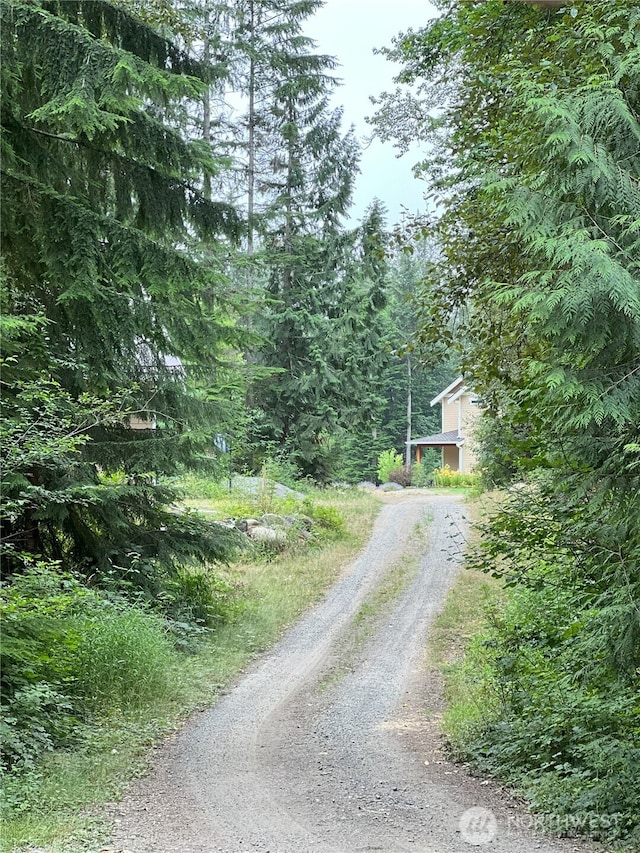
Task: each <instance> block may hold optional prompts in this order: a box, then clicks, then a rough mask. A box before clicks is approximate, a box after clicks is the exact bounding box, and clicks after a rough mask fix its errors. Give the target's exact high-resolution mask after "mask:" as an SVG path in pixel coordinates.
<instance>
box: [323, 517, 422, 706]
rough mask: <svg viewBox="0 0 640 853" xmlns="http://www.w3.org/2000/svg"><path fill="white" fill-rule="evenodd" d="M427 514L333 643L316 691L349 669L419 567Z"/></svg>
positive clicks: (338, 678)
mask: <svg viewBox="0 0 640 853" xmlns="http://www.w3.org/2000/svg"><path fill="white" fill-rule="evenodd" d="M429 522H430V519H429V517H428V516H426V517H425V518H424V520H422V521H420V522H418V523H417V524H416V526H415V528H414V530H413V532H412V535H411V537H410V538H409V542H408V544H407V548H406V550H405V551H404V553H403V554H402V556H401V557H400V558H399V559H398V560H397V561H396V562H395V563H393V564H392V565H391V567H390V568H389V569H388V571H387V572H385V574H384V577H383V578H382V580H381V581H380V583H379V584H378V586H377V587H376V588H375V589H373V590H372V591H371V592H370V593H369V595H368V596H367V597H366V598H365V600H364V601H363V602H362V604H361V605H360V607H359V608H358V610H357V611H356V613H355V615H354V617H353V619H352V620H351V622H350V623H349V625H348V626H347V628H346V629H345V631H344V633H343V634H342V636H341V637H340V640H339V642H338V643H337V646H336V653H335V654H336V657H335V660H333V661H332V662H331V664H330V666H329V668H328V669H327V670H326V671H325V672H324V673H323V675H322V677H321V678H320V680H319V682H318V688H319V689H320V690H326V689H328V688H329V687H332V686H333V685H335V684H338V683H339V682H340V681H341V680H342V679H343V678H344V677H345V676H346V675H347V674H348V673H349V672H351V671H352V669H353V667H354V664H355V662H356V659H357V657H358V654H359V653H360V651H361V649H362V647H363V646H364V644H365V643H366V641H367V640H368V639H369V637H371V635H372V634H373V633H374V632H375V630H376V628H377V627H378V626H379V625H380V623H381V621H382V617H383V616H384V615H385V614H386V613H388V610H389V608H390V607H391V606H392V605H393V604H394V602H396V601H397V600H398V599H399V598H400V596H401V595H402V593H403V592H404V591H405V590H406V589H407V588H408V587H409V585H410V584H411V582H412V581H413V580H414V578H415V577H416V575H417V573H418V570H419V568H420V559H421V557H422V555H423V554H424V552H425V550H426V547H427V541H428V536H429Z"/></svg>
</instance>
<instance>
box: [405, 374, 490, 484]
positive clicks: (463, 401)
mask: <svg viewBox="0 0 640 853" xmlns="http://www.w3.org/2000/svg"><path fill="white" fill-rule="evenodd" d="M431 405H432V406H437V405H440V407H441V412H442V422H441V423H442V431H441V432H439V433H436V434H435V435H427V436H425V437H424V438H416V439H414V440H413V441H412V442H411V444H412V445H413V446H414V447H415V449H416V462H417V463H418V464H420V462H421V461H422V454H423V450H424V448H426V447H434V448H436V449H439V450H442V464H443V465H448V466H449V468H451V470H452V471H461V472H462V473H464V474H469V473H471V472H472V471H473V469H474V467H475V465H476V462H477V457H476V453H475V448H474V427H475V424H476V422H477V419H478V417H479V416H480V413H481V411H482V407H481V404H480V400H479V399H478V397H477V396H476V395H475V394H474V393H473V391H472V390H471V389H470V388H469V387H468V386H467V385H466V384H465V382H464V378H463V377H462V376H458V378H457V379H456V380H454V381H453V382H452V383H451V385H449V386H447V387H446V388H445V389H444V391H441V392H440V394H438V396H437V397H434V399H433V400H432V401H431Z"/></svg>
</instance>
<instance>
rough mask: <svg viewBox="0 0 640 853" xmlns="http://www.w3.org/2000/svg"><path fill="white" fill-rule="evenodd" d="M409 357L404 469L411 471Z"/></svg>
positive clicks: (409, 364) (409, 366)
mask: <svg viewBox="0 0 640 853" xmlns="http://www.w3.org/2000/svg"><path fill="white" fill-rule="evenodd" d="M412 414H413V413H412V411H411V356H409V355H408V356H407V443H406V445H405V450H404V467H405V469H406V470H407V471H410V470H411V419H412Z"/></svg>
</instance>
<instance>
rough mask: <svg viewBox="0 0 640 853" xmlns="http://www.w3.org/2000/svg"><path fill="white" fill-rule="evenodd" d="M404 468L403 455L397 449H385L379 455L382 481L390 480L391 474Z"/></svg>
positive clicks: (379, 474) (379, 473)
mask: <svg viewBox="0 0 640 853" xmlns="http://www.w3.org/2000/svg"><path fill="white" fill-rule="evenodd" d="M398 468H402V456H400V454H399V453H396V451H395V450H383V452H382V453H381V454H380V456H378V479H379V480H380V482H381V483H388V482H389V474H390V473H391V472H392V471H395V470H396V469H398Z"/></svg>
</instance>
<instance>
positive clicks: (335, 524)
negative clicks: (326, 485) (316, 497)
mask: <svg viewBox="0 0 640 853" xmlns="http://www.w3.org/2000/svg"><path fill="white" fill-rule="evenodd" d="M302 510H303V512H305V513H306V514H307V515H308V516H309V517H310V518H311V519H312V520H313V521H314V522H316V524H317V525H318V526H319V527H320V528H321V529H322V530H324V531H326V532H328V533H331V534H333V535H335V536H342V535H344V532H345V521H344V517H343V516H342V514H341V513H340V511H339V510H338V509H336V507H334V506H326V505H325V504H318V503H315V502H314V501H313V500H312V499H311V498H310V497H306V498H305V499H304V500H303V502H302Z"/></svg>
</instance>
